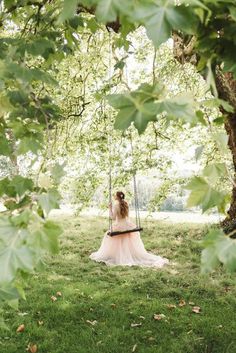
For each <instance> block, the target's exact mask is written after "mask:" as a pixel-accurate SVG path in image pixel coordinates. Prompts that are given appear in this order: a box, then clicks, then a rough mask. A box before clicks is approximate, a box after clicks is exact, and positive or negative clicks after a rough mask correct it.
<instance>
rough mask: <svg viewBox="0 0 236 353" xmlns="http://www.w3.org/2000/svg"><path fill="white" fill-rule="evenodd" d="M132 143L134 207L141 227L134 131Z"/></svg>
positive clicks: (137, 224)
mask: <svg viewBox="0 0 236 353" xmlns="http://www.w3.org/2000/svg"><path fill="white" fill-rule="evenodd" d="M130 145H131V156H132V174H133V187H134V209H135V219H136V227H137V228H141V220H140V212H139V199H138V188H137V182H136V168H135V166H134V146H133V137H132V132H131V133H130Z"/></svg>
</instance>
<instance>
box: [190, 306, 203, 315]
mask: <svg viewBox="0 0 236 353" xmlns="http://www.w3.org/2000/svg"><path fill="white" fill-rule="evenodd" d="M200 311H201V308H200V306H194V307H193V308H192V312H193V313H195V314H199V313H200Z"/></svg>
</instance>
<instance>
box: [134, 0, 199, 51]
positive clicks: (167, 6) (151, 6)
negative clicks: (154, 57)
mask: <svg viewBox="0 0 236 353" xmlns="http://www.w3.org/2000/svg"><path fill="white" fill-rule="evenodd" d="M130 16H131V18H132V19H134V20H136V21H138V22H140V23H141V24H143V25H144V26H145V27H146V30H147V35H148V37H149V38H150V39H151V40H152V41H153V43H154V45H156V46H157V47H158V46H159V45H160V44H162V43H164V42H166V41H167V40H168V39H169V38H170V37H171V31H172V29H181V30H183V31H185V32H186V33H189V34H192V33H193V32H194V29H195V28H196V24H197V17H196V16H195V14H194V12H193V11H191V10H190V8H189V7H187V6H182V5H180V6H176V5H175V4H174V2H173V1H170V0H160V1H158V2H157V1H156V2H155V3H154V2H153V3H150V2H146V3H141V4H140V5H139V4H138V5H137V6H135V8H134V13H133V14H131V15H130Z"/></svg>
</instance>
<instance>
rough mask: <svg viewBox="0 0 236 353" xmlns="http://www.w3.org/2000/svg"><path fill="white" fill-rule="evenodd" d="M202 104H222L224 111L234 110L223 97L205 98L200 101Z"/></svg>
mask: <svg viewBox="0 0 236 353" xmlns="http://www.w3.org/2000/svg"><path fill="white" fill-rule="evenodd" d="M202 104H203V105H204V106H206V107H209V108H219V107H220V106H222V107H223V108H224V110H225V111H226V112H228V113H233V112H234V108H233V107H232V106H231V105H230V104H229V103H228V102H226V101H225V100H223V99H219V98H211V99H206V100H204V101H203V102H202Z"/></svg>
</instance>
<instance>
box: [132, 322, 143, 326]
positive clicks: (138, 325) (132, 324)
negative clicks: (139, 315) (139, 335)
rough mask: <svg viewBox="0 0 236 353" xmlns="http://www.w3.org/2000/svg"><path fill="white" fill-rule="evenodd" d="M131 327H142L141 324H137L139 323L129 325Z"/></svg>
mask: <svg viewBox="0 0 236 353" xmlns="http://www.w3.org/2000/svg"><path fill="white" fill-rule="evenodd" d="M130 326H131V327H139V326H142V323H141V322H139V323H137V324H136V323H132V324H131V325H130Z"/></svg>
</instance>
